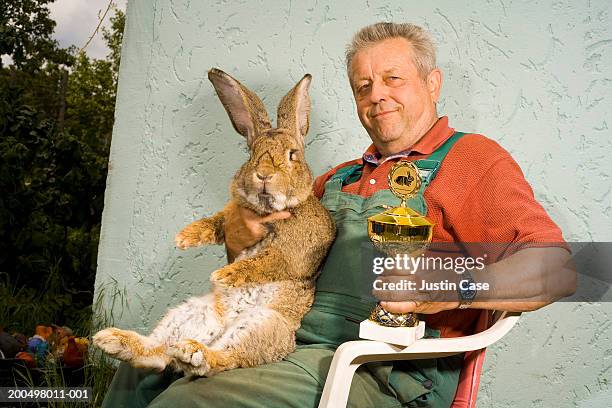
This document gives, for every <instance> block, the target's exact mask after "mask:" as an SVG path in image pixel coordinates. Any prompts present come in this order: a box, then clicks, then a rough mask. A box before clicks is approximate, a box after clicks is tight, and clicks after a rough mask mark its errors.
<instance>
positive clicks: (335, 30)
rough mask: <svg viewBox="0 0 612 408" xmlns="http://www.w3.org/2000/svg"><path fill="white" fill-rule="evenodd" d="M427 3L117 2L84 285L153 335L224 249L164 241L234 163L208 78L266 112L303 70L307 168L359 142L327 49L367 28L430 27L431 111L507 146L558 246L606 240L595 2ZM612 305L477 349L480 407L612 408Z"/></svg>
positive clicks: (604, 78)
mask: <svg viewBox="0 0 612 408" xmlns="http://www.w3.org/2000/svg"><path fill="white" fill-rule="evenodd" d="M383 3H384V5H383ZM425 3H426V2H406V1H393V2H391V1H388V2H375V1H348V0H344V1H338V0H335V1H301V2H298V1H231V2H230V1H227V0H225V1H224V0H220V1H215V2H212V1H211V2H199V1H189V0H175V1H158V0H138V1H137V0H131V1H130V2H129V5H128V9H127V28H126V33H125V37H124V48H123V54H122V58H123V59H122V65H121V73H120V83H119V95H118V101H117V110H116V124H115V129H114V134H113V142H112V149H111V158H110V170H109V178H108V186H107V191H106V207H105V211H104V217H103V228H102V237H101V245H100V253H99V269H98V276H97V285H98V286H100V285H102V284H103V283H108V282H113V281H116V282H118V284H119V286H120V287H125V289H126V291H127V294H128V296H127V301H128V304H129V309H128V310H125V311H124V312H123V314H122V315H121V317H118V320H119V321H118V325H120V326H122V327H130V328H134V329H136V330H146V329H148V328H150V327H151V326H152V325H153V324H154V323H155V321H156V319H157V318H159V316H160V315H161V314H162V313H163V312H164V311H165V310H166V309H167V308H168V307H169V306H171V305H175V304H177V303H178V302H179V301H180V300H182V299H184V298H186V297H188V296H189V295H192V294H198V293H201V292H203V291H205V290H206V289H207V288H208V283H207V279H208V275H209V273H210V271H212V270H214V268H215V267H216V266H218V265H221V264H222V263H223V262H224V252H223V250H222V249H221V248H203V249H197V250H190V251H187V252H181V251H178V250H177V249H175V248H174V244H173V237H174V234H175V233H176V232H177V231H178V230H180V229H181V228H182V227H183V226H184V225H186V224H187V223H188V222H190V221H192V220H194V219H196V218H197V217H201V216H204V215H210V214H211V213H212V212H213V211H215V210H218V209H219V208H221V206H222V205H223V203H224V202H225V200H226V199H227V195H228V193H227V185H228V183H229V181H230V178H231V176H232V175H233V173H234V172H235V171H236V170H237V168H238V167H239V165H240V164H241V163H242V162H243V160H244V159H245V158H246V152H245V148H244V143H243V141H242V139H241V138H240V137H239V136H238V135H237V134H235V133H234V132H233V130H232V128H231V125H230V123H229V120H228V119H227V117H226V114H225V111H224V110H223V108H222V106H221V105H220V103H219V102H218V100H217V99H216V97H215V95H214V92H213V88H212V86H211V85H210V83H209V82H208V80H207V79H206V71H207V70H208V69H209V68H210V67H213V66H216V67H220V68H222V69H224V70H226V71H228V72H230V73H232V74H234V75H235V76H237V77H238V78H239V79H240V80H241V81H243V82H244V83H245V84H247V85H248V86H249V87H251V88H252V89H254V90H255V91H256V92H257V93H258V94H259V95H261V96H263V98H264V102H265V103H266V105H267V106H268V108H269V110H270V111H271V112H273V111H274V110H275V108H276V104H277V103H278V100H279V99H280V97H281V96H282V95H283V94H284V93H285V92H286V91H287V89H289V87H290V86H292V85H293V84H294V83H295V81H297V80H298V79H299V78H301V76H302V75H303V74H304V73H306V72H309V73H311V74H312V75H313V77H314V81H313V86H312V91H311V97H312V101H313V114H312V124H311V130H310V134H309V136H308V147H307V158H308V160H309V162H310V163H311V166H312V167H313V170H314V172H315V174H320V173H322V172H323V171H324V170H326V169H328V168H330V167H331V166H332V165H334V164H336V163H339V162H341V161H344V160H348V159H351V158H354V157H357V156H358V155H359V154H360V152H362V150H363V149H364V148H365V147H366V146H367V145H368V144H369V139H368V137H367V134H366V133H365V131H364V130H363V129H362V128H361V126H360V124H359V122H358V119H357V117H356V115H355V112H354V104H353V101H352V96H351V93H350V90H349V87H348V84H347V80H346V77H345V73H344V67H343V57H342V55H343V50H344V46H345V44H346V42H347V41H348V40H349V39H350V36H351V35H352V33H353V32H354V31H355V30H356V29H358V28H359V27H361V26H363V25H366V24H369V23H373V22H376V21H380V20H393V21H412V22H415V23H418V24H421V25H423V26H425V27H427V28H428V29H429V30H431V32H432V33H433V36H434V38H435V40H436V42H437V44H438V54H439V66H440V67H441V68H442V70H443V72H444V75H445V80H444V86H443V90H442V95H443V98H442V101H441V104H440V107H439V112H440V113H441V114H446V115H449V117H450V119H451V126H454V127H456V128H457V129H460V130H463V131H476V132H480V133H483V134H486V135H488V136H489V137H491V138H493V139H495V140H497V141H499V142H500V143H501V144H502V145H503V146H504V147H505V148H506V149H508V150H509V151H510V152H511V153H512V154H513V155H514V157H515V158H516V160H517V161H518V162H519V164H520V165H521V166H522V168H523V170H524V172H525V174H526V177H527V179H528V180H529V181H530V182H531V183H532V185H533V188H534V191H535V194H536V196H537V197H538V199H539V200H540V201H541V202H542V203H543V205H544V206H545V207H546V208H547V210H548V211H549V212H550V214H551V216H552V217H553V219H554V220H555V221H556V222H558V223H559V224H560V226H561V227H562V229H563V231H564V234H565V237H566V239H567V240H571V241H580V240H593V241H610V240H612V228H611V227H610V226H611V225H612V219H611V216H612V214H611V213H612V196H611V193H610V191H611V184H612V183H611V180H610V176H611V174H612V165H611V164H610V163H612V161H610V158H609V157H606V156H610V153H611V150H612V137H611V136H612V135H611V131H610V129H609V127H608V126H609V125H608V123H607V122H608V121H611V120H612V119H611V116H610V113H611V108H610V106H611V103H612V70H611V67H612V31H611V29H610V27H611V26H612V16H611V7H610V5H609V2H608V1H606V0H601V1H595V0H592V1H587V0H584V1H511V0H497V1H479V0H474V1H469V2H455V1H451V0H449V1H439V2H435V4H425ZM611 311H612V307H611V306H610V305H609V304H557V305H553V306H549V307H547V308H545V309H543V310H540V311H537V312H534V313H530V314H528V315H525V316H524V318H523V319H522V320H521V322H520V327H517V328H516V329H514V330H513V332H512V333H511V335H509V336H508V337H507V339H504V340H503V341H502V342H500V343H499V344H498V345H496V346H495V347H492V348H491V349H490V351H489V353H488V357H487V361H486V363H485V367H486V371H485V374H484V375H483V378H482V383H481V391H480V395H479V401H480V403H479V406H482V407H506V406H508V407H510V406H513V407H514V406H518V407H570V406H572V407H573V406H578V407H587V406H589V407H608V406H611V405H612V391H611V390H610V385H609V383H610V381H611V376H612V373H611V371H612V370H611V369H610V368H611V362H612V347H611V346H610V345H611V344H612V342H611V341H610V340H611V339H610V335H611V330H610V327H611V325H610V322H609V320H608V313H609V312H611Z"/></svg>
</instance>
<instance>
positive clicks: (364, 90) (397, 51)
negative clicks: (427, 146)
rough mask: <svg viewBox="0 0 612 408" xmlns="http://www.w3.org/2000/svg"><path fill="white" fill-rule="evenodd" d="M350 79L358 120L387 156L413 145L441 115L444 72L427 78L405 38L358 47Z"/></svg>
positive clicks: (433, 72) (435, 71)
mask: <svg viewBox="0 0 612 408" xmlns="http://www.w3.org/2000/svg"><path fill="white" fill-rule="evenodd" d="M350 81H351V87H352V89H353V95H354V96H355V102H356V104H357V114H358V115H359V119H360V120H361V123H362V125H363V127H365V129H366V130H367V131H368V134H369V135H370V138H371V139H372V141H373V142H374V145H375V146H376V147H377V149H378V150H379V151H380V153H382V154H383V155H388V154H392V153H396V152H398V151H400V150H402V149H406V148H408V147H410V146H412V145H413V144H414V143H415V142H416V141H417V140H418V139H419V138H420V137H421V136H423V135H424V134H425V133H426V132H427V131H428V130H429V128H430V127H431V126H432V125H433V124H434V123H435V121H436V120H437V114H436V105H435V103H436V102H437V99H438V95H439V90H440V84H441V74H440V71H439V70H437V69H435V70H433V71H432V73H430V74H429V75H428V77H427V79H426V80H425V81H424V80H423V79H422V78H421V76H420V75H419V73H418V71H417V68H416V66H415V65H414V63H413V50H412V46H411V45H410V43H409V42H408V41H407V40H406V39H404V38H393V39H388V40H384V41H381V42H379V43H377V44H375V45H373V46H371V47H368V48H365V49H362V50H360V51H359V52H357V53H356V54H355V56H354V57H353V59H352V63H351V69H350Z"/></svg>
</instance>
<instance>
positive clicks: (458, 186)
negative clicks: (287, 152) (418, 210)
mask: <svg viewBox="0 0 612 408" xmlns="http://www.w3.org/2000/svg"><path fill="white" fill-rule="evenodd" d="M454 132H455V130H454V129H453V128H450V127H449V126H448V118H447V117H446V116H445V117H442V118H440V119H439V120H438V121H437V122H436V123H435V124H434V126H433V127H432V128H431V129H430V130H429V131H428V132H427V133H426V134H425V136H423V137H422V138H421V139H420V140H419V141H418V142H417V143H415V144H414V146H412V148H411V149H408V150H405V151H403V152H401V153H399V154H397V155H393V156H391V157H388V158H386V159H385V160H382V162H381V161H380V160H379V158H380V154H379V153H378V152H377V151H376V148H375V147H374V145H373V144H372V145H370V147H369V148H368V149H367V150H366V152H365V153H364V155H363V157H362V158H360V159H355V160H351V161H348V162H346V163H342V164H340V165H339V166H336V167H335V168H333V169H331V170H330V171H328V172H327V173H325V174H323V175H322V176H319V177H318V178H317V179H316V180H315V184H314V192H315V195H317V196H318V197H319V198H320V197H322V196H323V193H324V189H325V182H326V181H327V180H328V179H329V177H331V176H332V175H333V174H334V173H335V172H336V171H337V170H338V169H339V168H342V167H345V166H347V165H351V164H355V163H359V164H363V163H365V166H364V168H363V173H362V176H361V178H360V179H359V180H358V181H356V182H353V183H351V184H348V185H346V186H344V187H343V188H342V191H344V192H346V193H351V194H358V195H360V196H362V197H369V196H371V195H372V194H374V193H375V192H376V191H378V190H380V189H385V188H388V184H387V175H388V174H389V170H390V169H391V166H393V164H395V162H396V161H397V160H398V159H399V157H407V158H408V160H411V161H413V160H419V159H425V158H427V157H428V156H429V155H430V154H431V153H433V152H434V151H435V150H436V149H437V148H438V147H440V146H441V145H442V144H443V143H444V142H445V141H446V140H447V139H448V138H449V137H451V136H452V135H453V133H454ZM425 202H426V203H427V210H428V211H427V217H428V218H429V219H430V220H431V221H432V222H434V223H435V227H434V231H433V242H502V243H514V244H537V243H560V242H563V235H562V233H561V230H560V229H559V227H558V226H557V225H556V224H555V223H554V222H553V221H552V220H551V219H550V217H549V216H548V214H546V211H545V210H544V208H542V206H541V205H540V204H539V203H538V202H537V201H536V199H535V197H534V195H533V191H532V189H531V186H530V185H529V183H527V181H526V180H525V177H524V175H523V173H522V171H521V169H520V167H519V166H518V164H517V163H516V162H515V161H514V159H512V157H511V156H510V154H509V153H508V152H507V151H506V150H504V149H503V148H502V147H501V146H500V145H499V144H497V143H496V142H495V141H493V140H491V139H488V138H486V137H485V136H482V135H479V134H467V135H465V136H463V137H462V138H461V139H460V140H459V141H457V142H456V143H455V145H454V146H453V147H452V149H451V150H450V151H449V152H448V155H447V156H446V158H445V159H444V161H443V162H442V166H441V168H440V170H439V171H438V174H437V176H436V178H435V179H434V180H433V181H432V183H431V184H430V185H429V186H428V187H427V189H426V190H425ZM458 313H459V314H460V315H459V314H458ZM479 313H480V311H479V310H472V309H468V310H464V311H454V310H453V311H447V312H442V313H438V314H436V315H430V316H427V319H426V321H427V323H428V324H429V325H430V326H431V327H435V328H439V329H441V331H442V336H443V337H454V336H461V335H465V334H469V333H473V324H474V322H475V320H476V318H477V317H478V315H479Z"/></svg>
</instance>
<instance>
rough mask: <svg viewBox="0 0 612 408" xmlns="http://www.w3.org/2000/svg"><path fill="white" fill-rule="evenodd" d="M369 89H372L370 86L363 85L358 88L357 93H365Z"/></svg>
mask: <svg viewBox="0 0 612 408" xmlns="http://www.w3.org/2000/svg"><path fill="white" fill-rule="evenodd" d="M369 87H370V84H363V85H361V86H359V88H357V91H358V92H363V91H365V90H366V89H368V88H369Z"/></svg>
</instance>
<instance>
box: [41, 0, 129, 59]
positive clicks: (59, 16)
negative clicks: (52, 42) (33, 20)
mask: <svg viewBox="0 0 612 408" xmlns="http://www.w3.org/2000/svg"><path fill="white" fill-rule="evenodd" d="M109 1H110V0H56V1H55V2H53V3H50V4H49V10H50V11H51V18H52V19H53V20H55V22H56V23H57V25H56V26H55V34H54V38H55V39H56V40H57V41H58V42H59V44H60V46H62V47H68V46H70V45H76V46H77V47H78V48H81V47H82V46H84V45H85V43H86V42H87V39H88V38H89V37H90V36H91V34H92V33H93V32H94V30H95V29H96V26H97V25H98V21H99V17H98V16H102V14H104V11H105V10H106V7H107V6H108V3H109ZM113 3H115V4H116V5H117V7H118V8H119V9H121V10H123V11H125V7H126V4H127V0H113ZM111 15H112V10H111V11H109V12H108V14H107V15H106V18H105V19H104V22H103V23H102V25H103V26H106V27H110V20H109V17H110V16H111ZM86 52H87V55H89V57H92V58H104V57H105V56H106V55H107V54H108V52H109V50H108V48H107V47H106V45H105V44H104V39H103V38H102V32H101V31H98V33H97V34H96V36H95V37H94V38H93V39H92V40H91V43H90V44H89V45H88V46H87V49H86Z"/></svg>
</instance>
